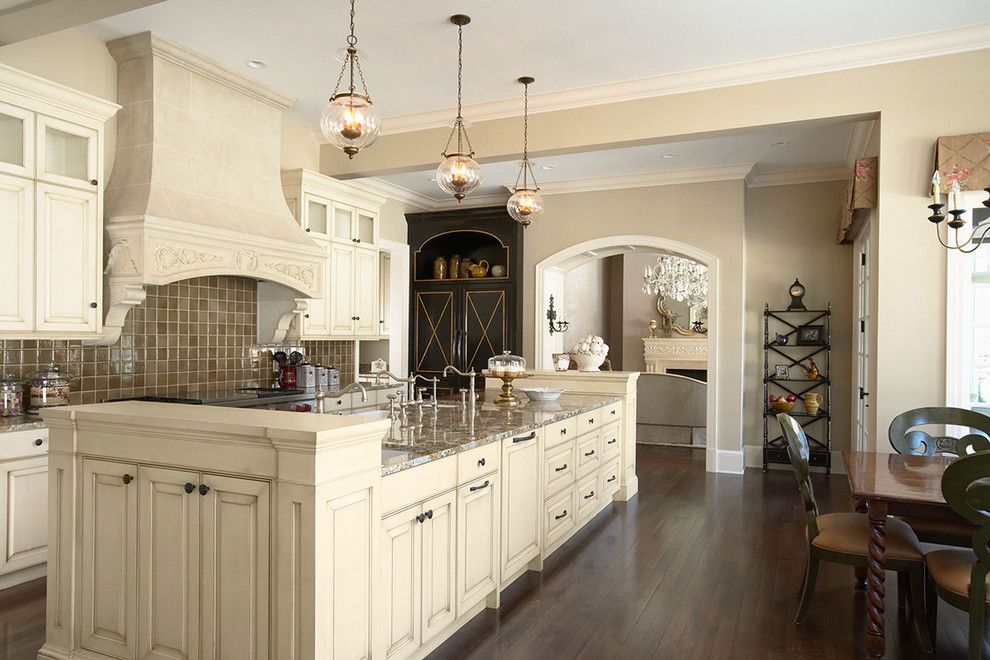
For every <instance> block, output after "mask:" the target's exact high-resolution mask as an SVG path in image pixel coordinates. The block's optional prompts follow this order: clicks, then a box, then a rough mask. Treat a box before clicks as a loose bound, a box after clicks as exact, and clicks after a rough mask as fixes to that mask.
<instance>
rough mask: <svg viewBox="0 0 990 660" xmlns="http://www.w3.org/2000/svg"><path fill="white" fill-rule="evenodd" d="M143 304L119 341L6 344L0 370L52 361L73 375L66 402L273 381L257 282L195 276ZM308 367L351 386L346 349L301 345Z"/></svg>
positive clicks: (332, 344)
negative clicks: (329, 370)
mask: <svg viewBox="0 0 990 660" xmlns="http://www.w3.org/2000/svg"><path fill="white" fill-rule="evenodd" d="M147 292H148V297H147V300H146V301H145V302H144V303H143V304H141V305H138V306H136V307H134V308H133V309H132V310H131V311H130V313H129V314H128V317H127V321H126V323H125V325H124V330H123V333H122V335H121V337H120V340H119V341H118V342H117V343H116V344H113V345H111V346H83V345H82V342H80V341H78V340H69V341H66V340H55V341H51V340H45V339H31V340H18V339H8V340H3V341H0V345H2V349H3V350H2V365H0V366H2V369H3V372H4V373H7V372H12V373H14V374H15V375H17V376H20V377H22V378H24V377H26V376H27V375H28V374H29V373H31V372H32V371H37V370H38V369H41V368H42V367H43V366H44V365H45V364H47V363H48V362H50V361H52V359H53V356H54V361H55V363H56V364H57V365H58V366H59V369H61V370H62V371H63V372H67V373H69V374H72V375H73V376H74V378H73V379H72V394H71V397H70V399H71V402H72V403H74V404H75V403H97V402H100V401H103V400H104V399H114V398H120V397H128V396H141V395H144V394H159V395H176V394H180V393H186V392H190V391H196V390H205V389H210V390H225V389H233V388H234V387H240V386H243V385H245V384H247V383H251V382H254V383H257V384H259V385H263V386H268V385H271V383H272V382H273V380H274V374H273V372H272V368H271V357H270V356H269V355H268V353H267V351H264V350H259V346H258V337H257V320H258V317H257V315H258V300H257V282H256V281H255V280H252V279H248V278H242V277H201V278H196V279H190V280H183V281H181V282H175V283H173V284H166V285H164V286H149V287H147ZM302 346H303V347H304V349H305V353H306V358H307V360H309V361H310V362H313V363H320V364H324V365H328V366H329V365H332V366H335V367H337V368H338V369H339V370H340V374H341V381H342V382H345V383H346V382H350V381H351V380H353V379H354V350H353V344H352V343H351V342H346V341H342V342H336V341H313V342H302Z"/></svg>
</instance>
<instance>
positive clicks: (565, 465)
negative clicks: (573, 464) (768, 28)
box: [553, 463, 567, 472]
mask: <svg viewBox="0 0 990 660" xmlns="http://www.w3.org/2000/svg"><path fill="white" fill-rule="evenodd" d="M566 469H567V463H564V464H563V465H561V466H560V467H559V468H554V469H553V471H554V472H563V471H564V470H566Z"/></svg>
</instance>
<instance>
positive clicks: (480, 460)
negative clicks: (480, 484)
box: [478, 458, 488, 484]
mask: <svg viewBox="0 0 990 660" xmlns="http://www.w3.org/2000/svg"><path fill="white" fill-rule="evenodd" d="M478 467H485V459H483V458H482V459H479V460H478ZM485 483H486V484H487V483H488V482H487V481H486V482H485Z"/></svg>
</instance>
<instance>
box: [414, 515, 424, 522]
mask: <svg viewBox="0 0 990 660" xmlns="http://www.w3.org/2000/svg"><path fill="white" fill-rule="evenodd" d="M416 520H418V521H419V522H423V521H424V520H426V514H425V513H421V514H419V515H418V516H416Z"/></svg>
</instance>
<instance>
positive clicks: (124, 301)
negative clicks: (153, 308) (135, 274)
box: [83, 284, 148, 346]
mask: <svg viewBox="0 0 990 660" xmlns="http://www.w3.org/2000/svg"><path fill="white" fill-rule="evenodd" d="M147 296H148V294H147V292H146V291H145V290H144V287H143V286H141V285H140V284H111V285H110V303H109V304H108V305H107V306H106V308H107V316H106V318H105V319H104V321H103V336H102V337H99V338H97V339H87V340H84V341H83V343H84V344H86V345H87V346H109V345H111V344H115V343H117V341H118V340H119V339H120V334H121V332H122V331H123V330H124V319H126V318H127V312H129V311H130V310H131V307H134V306H135V305H140V304H141V303H143V302H144V300H145V298H147Z"/></svg>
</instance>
